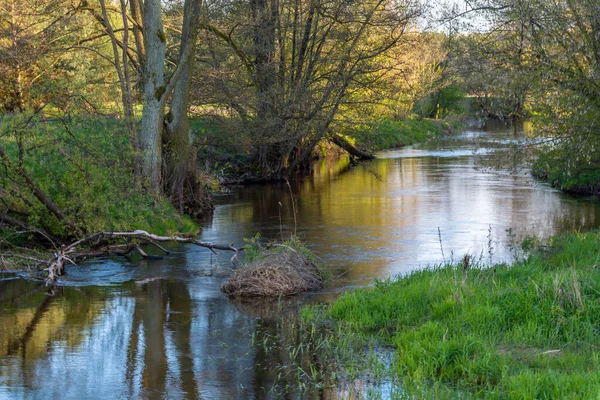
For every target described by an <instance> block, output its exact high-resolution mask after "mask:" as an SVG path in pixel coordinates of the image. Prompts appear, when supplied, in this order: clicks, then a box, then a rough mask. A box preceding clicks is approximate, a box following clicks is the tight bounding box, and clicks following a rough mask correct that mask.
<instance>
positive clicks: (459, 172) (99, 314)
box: [0, 125, 600, 399]
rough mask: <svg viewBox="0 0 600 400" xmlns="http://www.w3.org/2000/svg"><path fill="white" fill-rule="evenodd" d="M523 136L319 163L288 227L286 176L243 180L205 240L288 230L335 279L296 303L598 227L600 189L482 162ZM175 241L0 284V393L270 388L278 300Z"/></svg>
mask: <svg viewBox="0 0 600 400" xmlns="http://www.w3.org/2000/svg"><path fill="white" fill-rule="evenodd" d="M522 137H523V133H522V131H520V130H518V129H512V128H509V127H506V126H503V125H500V126H496V127H495V128H488V130H487V131H481V130H477V131H469V132H466V133H465V134H463V135H461V136H460V137H458V138H452V139H446V140H441V141H439V142H436V143H433V144H428V145H427V146H425V147H422V148H421V149H413V148H406V149H402V150H397V151H388V152H383V153H381V154H379V158H378V159H377V160H374V161H373V162H369V163H365V164H360V165H358V166H354V167H353V166H350V165H349V164H348V162H347V161H340V162H337V163H322V164H320V165H318V166H316V167H315V168H314V170H313V171H312V174H311V176H309V177H306V178H304V179H301V180H295V181H292V182H291V191H292V192H293V196H294V199H295V201H296V208H297V215H296V219H297V223H296V226H295V224H294V216H293V211H292V206H291V199H290V197H291V196H290V188H288V187H287V186H286V185H260V186H259V185H256V186H248V187H244V188H238V189H236V190H234V191H233V192H232V193H231V194H229V195H225V196H221V197H219V198H218V200H217V202H218V206H217V208H216V209H215V211H214V213H213V215H212V218H211V219H210V220H207V221H205V223H204V227H205V229H204V231H203V233H202V235H201V236H202V239H203V240H206V241H214V242H219V243H221V242H227V243H242V241H243V238H245V237H246V238H247V237H252V236H254V235H255V234H256V233H260V235H261V236H262V237H263V238H267V239H277V238H280V236H281V234H282V232H283V235H285V236H287V235H289V234H290V232H291V231H293V230H294V229H297V232H298V235H299V236H300V237H301V238H302V239H303V240H304V241H305V242H306V243H307V245H308V247H310V248H311V249H313V250H314V251H315V252H316V253H317V254H318V256H319V257H321V258H322V259H323V260H324V262H325V263H326V265H327V266H328V267H330V268H332V270H333V273H334V275H335V276H339V278H337V279H336V280H335V281H334V282H333V283H332V285H331V286H330V287H328V288H326V289H325V290H324V292H323V293H318V294H311V295H305V296H298V297H294V298H292V299H291V300H289V301H288V302H287V303H286V304H287V307H286V308H288V309H294V308H295V307H296V306H297V304H300V303H304V302H309V301H314V300H315V299H317V300H319V299H328V298H331V297H333V296H335V294H336V293H339V292H340V291H343V290H346V289H348V288H350V287H354V286H361V285H366V284H369V283H371V282H373V280H374V279H375V278H387V277H390V276H393V275H397V274H404V273H407V272H409V271H411V270H413V269H415V268H419V267H422V266H425V265H428V264H437V263H440V262H442V261H444V260H446V261H450V260H455V261H456V260H459V259H460V258H462V257H463V255H464V254H466V253H469V254H471V255H472V256H473V257H474V258H475V259H477V260H479V261H481V262H485V263H489V262H490V261H491V262H501V261H508V260H510V258H511V256H512V254H513V249H512V244H514V243H518V242H519V240H521V239H522V238H524V237H525V236H528V235H536V236H538V237H547V236H550V235H553V234H556V233H559V232H564V231H571V230H587V229H593V228H597V227H598V225H600V221H599V219H598V218H597V216H598V215H600V214H599V213H598V209H599V206H600V203H599V202H598V201H597V200H596V199H595V198H585V197H579V198H574V197H571V196H568V195H565V194H562V193H560V192H558V191H556V190H553V189H551V188H549V187H547V186H545V185H542V184H539V183H536V182H535V181H534V180H533V179H532V178H530V177H529V176H528V175H526V174H516V175H512V174H509V173H506V172H501V171H489V170H485V169H481V168H479V167H478V162H479V161H481V160H483V161H485V160H487V159H489V158H490V157H494V156H495V155H497V154H499V153H497V152H494V151H491V150H489V149H490V148H494V149H500V150H498V151H502V148H505V147H509V146H510V145H511V144H514V143H518V142H519V141H520V140H521V139H522ZM477 143H479V144H477ZM481 145H483V147H484V149H483V150H481ZM478 148H479V150H477V149H478ZM280 203H281V206H280ZM172 250H173V253H172V254H171V255H170V256H168V257H166V258H164V259H162V260H148V261H136V262H124V261H123V260H116V259H115V260H112V259H111V260H102V261H97V262H93V263H89V264H87V265H83V266H79V267H71V268H70V269H69V270H68V275H67V276H66V277H65V279H64V281H63V282H62V283H63V286H61V287H59V288H58V293H57V295H56V296H54V297H49V296H46V295H45V294H44V291H45V288H44V287H43V285H41V284H39V283H36V282H30V281H26V280H22V279H19V278H18V277H15V276H8V275H5V276H4V279H0V398H2V399H5V398H6V399H12V398H14V399H19V398H40V399H49V398H62V399H95V398H205V399H254V398H256V399H262V398H273V397H276V396H275V394H274V393H273V391H272V390H271V389H272V388H273V385H274V383H275V382H276V380H275V378H276V375H277V368H274V366H277V365H281V364H285V362H286V361H285V356H284V355H283V354H282V353H283V352H277V351H269V349H261V348H260V347H259V346H253V345H252V342H254V343H256V342H257V341H258V342H260V340H261V338H264V337H267V336H276V335H290V334H293V332H292V333H290V332H289V331H290V329H288V328H285V327H282V326H281V323H278V322H277V318H276V317H273V315H276V314H277V304H275V305H270V306H267V308H265V306H264V305H263V306H260V305H259V306H253V305H248V304H244V303H239V302H231V301H230V300H229V299H228V298H227V297H226V296H225V295H223V294H222V293H221V292H220V291H219V287H220V285H221V284H222V283H223V281H224V279H225V277H226V276H227V274H228V273H229V268H230V264H229V262H228V259H229V256H228V255H222V254H220V255H216V256H215V255H211V253H210V252H208V251H207V250H206V249H201V248H195V247H191V246H188V247H177V246H173V247H172ZM0 278H2V276H1V275H0ZM269 311H272V313H269ZM279 371H280V370H279ZM292 387H293V385H292ZM291 390H292V393H291V394H290V397H310V398H336V391H335V390H333V391H331V392H329V391H327V390H322V391H317V392H315V393H310V394H303V395H301V394H298V393H295V392H293V390H294V389H291ZM294 393H295V394H294Z"/></svg>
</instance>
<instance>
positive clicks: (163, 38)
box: [156, 29, 167, 43]
mask: <svg viewBox="0 0 600 400" xmlns="http://www.w3.org/2000/svg"><path fill="white" fill-rule="evenodd" d="M156 36H158V39H160V41H161V42H163V43H167V37H166V36H165V33H164V32H163V31H161V30H160V29H157V31H156Z"/></svg>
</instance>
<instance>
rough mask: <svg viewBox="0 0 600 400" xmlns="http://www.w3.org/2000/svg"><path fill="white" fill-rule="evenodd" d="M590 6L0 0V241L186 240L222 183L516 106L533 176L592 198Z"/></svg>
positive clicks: (257, 177)
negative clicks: (124, 236)
mask: <svg viewBox="0 0 600 400" xmlns="http://www.w3.org/2000/svg"><path fill="white" fill-rule="evenodd" d="M440 10H442V11H440ZM598 15H600V3H599V2H598V1H595V0H585V1H577V2H575V1H570V0H560V1H552V2H547V1H541V0H475V1H466V2H464V3H463V2H458V3H449V4H445V5H443V4H434V5H429V4H425V3H424V2H423V3H422V2H419V1H418V0H400V1H397V0H367V1H360V2H356V1H352V0H247V1H246V0H214V1H209V0H206V1H200V0H185V1H177V0H172V1H159V0H119V1H116V0H97V1H95V0H90V1H87V0H81V1H80V0H36V1H31V2H29V1H12V0H3V1H2V3H1V6H0V60H1V62H0V110H1V114H0V182H1V185H0V228H1V229H2V230H1V234H0V239H1V243H0V246H2V247H3V248H4V249H8V248H10V247H14V246H17V247H18V246H25V245H27V244H31V243H36V244H40V245H52V246H58V245H60V244H62V243H72V242H73V241H75V240H77V239H82V238H84V237H87V236H88V235H92V234H94V233H97V232H116V231H131V230H136V229H139V230H144V231H150V232H153V233H155V234H157V235H166V234H176V233H179V234H181V235H183V236H186V235H187V236H189V235H192V236H193V235H194V234H196V233H197V231H198V229H199V227H198V225H197V223H196V222H194V219H193V217H194V216H197V215H198V214H200V213H202V212H206V210H209V209H210V208H211V206H212V205H211V193H213V192H218V191H219V190H222V188H223V187H224V186H225V185H226V184H227V183H228V182H237V183H244V182H264V181H276V180H284V179H288V178H290V177H292V176H296V175H297V174H302V173H303V171H306V170H307V169H308V168H309V166H310V164H311V162H312V161H313V160H314V159H315V158H318V157H323V156H324V155H327V154H332V153H333V154H335V153H338V154H339V153H340V152H344V151H345V152H349V153H350V154H351V156H352V157H354V158H356V159H363V158H371V157H372V152H373V151H375V150H378V149H382V148H386V147H398V146H403V145H406V144H411V143H412V142H415V141H422V140H425V139H427V138H428V137H430V135H431V134H434V135H435V134H441V133H444V132H449V131H452V130H458V129H460V127H461V126H463V125H464V124H465V123H466V121H468V120H472V119H478V120H485V119H521V120H522V119H529V120H532V121H533V122H534V124H535V126H536V129H535V131H536V136H538V139H539V140H537V141H536V145H535V146H533V145H532V146H524V148H523V149H522V150H523V155H524V157H523V158H524V159H525V161H526V162H527V163H528V165H529V168H531V170H532V172H533V173H534V175H535V176H536V177H539V178H541V179H545V180H547V181H548V182H550V183H551V184H552V185H554V186H556V187H559V188H561V189H563V190H567V191H574V192H585V193H597V192H598V191H599V189H600V185H599V182H600V172H599V171H600V170H599V168H598V167H599V163H600V146H598V135H597V126H598V116H599V115H600V114H599V107H600V103H599V101H600V100H599V99H600V95H599V94H600V93H599V91H600V84H599V80H598V76H600V44H599V43H600V41H599V40H598V37H599V36H600V25H599V24H600V23H599V21H598V18H597V16H598ZM525 147H526V148H525ZM2 262H8V261H7V260H6V258H4V259H3V260H2Z"/></svg>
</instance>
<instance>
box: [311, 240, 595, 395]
mask: <svg viewBox="0 0 600 400" xmlns="http://www.w3.org/2000/svg"><path fill="white" fill-rule="evenodd" d="M599 237H600V234H598V233H589V234H570V235H564V236H560V237H556V238H554V239H552V241H551V242H550V243H549V244H548V246H542V247H540V248H539V250H537V251H535V252H533V253H532V254H531V255H530V256H528V257H527V258H526V259H524V260H521V261H517V262H516V263H515V264H514V265H496V266H493V267H491V268H482V267H479V266H471V267H470V268H468V270H465V268H464V266H463V264H461V265H458V266H453V265H444V266H439V267H434V268H426V269H423V270H419V271H415V272H413V273H412V274H410V275H408V276H404V277H398V278H396V279H393V280H391V279H390V280H386V281H379V282H376V284H375V287H374V288H370V289H360V290H355V291H352V292H347V293H345V294H343V295H342V296H340V297H339V298H338V299H337V300H336V301H335V302H334V303H333V304H332V305H331V306H329V307H327V308H326V309H324V311H321V312H320V313H315V312H314V311H305V313H304V314H305V316H306V317H310V318H311V319H312V320H313V322H315V323H318V324H322V323H323V322H325V321H327V320H329V319H331V320H333V324H334V326H335V327H336V328H334V330H333V331H330V335H334V337H333V338H331V340H334V341H335V340H344V339H343V334H341V335H340V333H338V332H352V333H353V334H358V335H364V336H365V337H367V338H377V339H378V340H379V342H380V343H381V344H384V345H386V346H393V348H394V351H395V357H394V361H393V362H392V364H391V365H390V366H389V369H388V370H387V372H386V373H385V374H384V376H383V379H391V380H392V381H395V382H397V384H399V385H404V386H403V387H404V389H405V390H406V395H410V396H417V397H421V396H428V395H432V394H433V393H437V395H438V396H440V397H438V398H455V397H456V396H458V395H459V393H460V395H461V397H462V396H465V395H467V396H475V397H482V398H548V399H549V398H593V397H595V396H596V395H597V394H598V391H599V390H600V387H599V386H598V382H599V380H598V371H599V370H600V369H599V368H600V353H599V352H598V348H599V347H598V346H599V345H600V340H599V339H598V331H597V327H598V325H599V323H600V320H599V318H600V283H599V282H600V269H598V254H599V252H600V241H599V240H598V239H599ZM342 365H343V363H342ZM363 367H364V365H363ZM363 371H367V369H363Z"/></svg>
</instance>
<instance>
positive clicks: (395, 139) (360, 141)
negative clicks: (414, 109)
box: [349, 118, 450, 151]
mask: <svg viewBox="0 0 600 400" xmlns="http://www.w3.org/2000/svg"><path fill="white" fill-rule="evenodd" d="M449 129H450V125H449V124H447V123H445V122H441V121H435V120H430V119H416V118H414V119H413V118H408V119H405V120H391V119H386V120H383V121H380V122H376V123H372V124H368V125H367V126H366V127H365V128H364V129H361V130H357V131H355V132H352V133H351V134H350V135H349V136H351V137H353V138H355V140H356V144H357V145H358V146H359V147H362V148H366V149H368V150H369V151H377V150H384V149H391V148H398V147H404V146H409V145H412V144H415V143H421V142H426V141H427V140H430V139H432V138H434V137H436V136H439V135H440V134H441V133H442V132H443V131H446V130H449Z"/></svg>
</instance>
